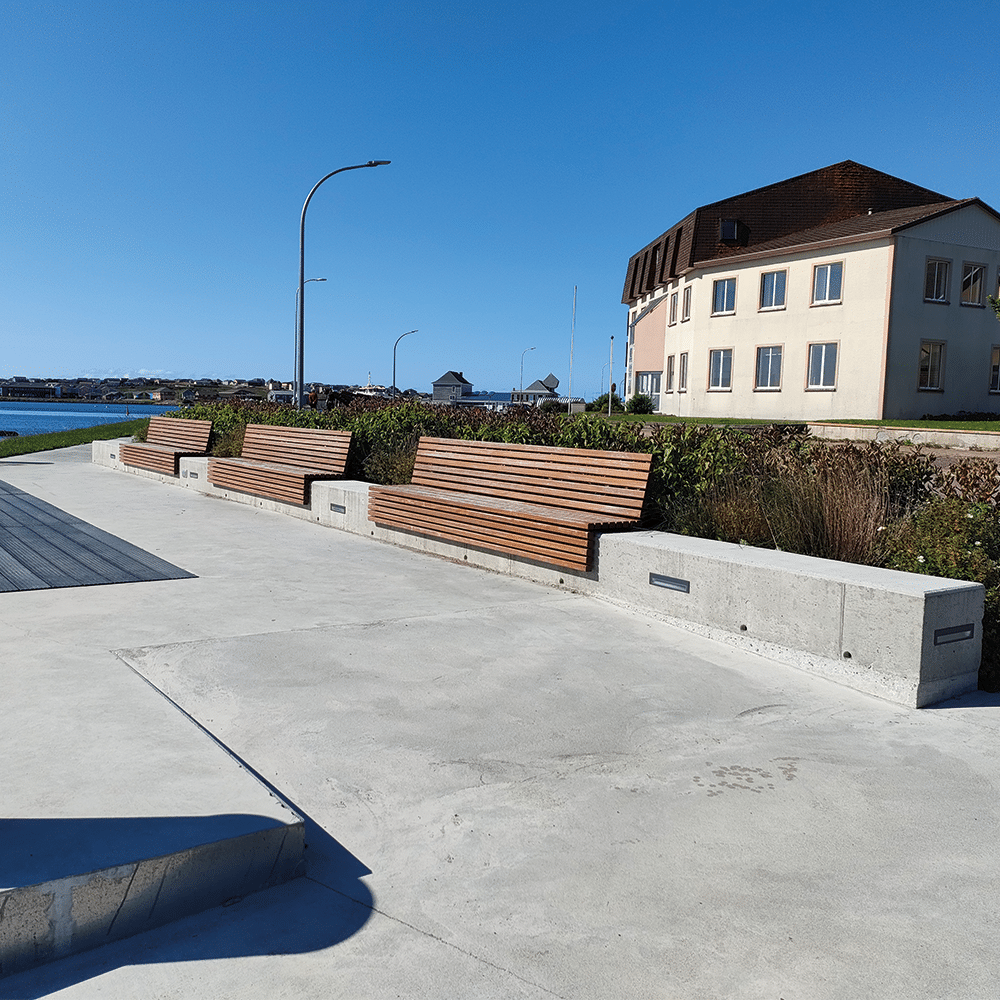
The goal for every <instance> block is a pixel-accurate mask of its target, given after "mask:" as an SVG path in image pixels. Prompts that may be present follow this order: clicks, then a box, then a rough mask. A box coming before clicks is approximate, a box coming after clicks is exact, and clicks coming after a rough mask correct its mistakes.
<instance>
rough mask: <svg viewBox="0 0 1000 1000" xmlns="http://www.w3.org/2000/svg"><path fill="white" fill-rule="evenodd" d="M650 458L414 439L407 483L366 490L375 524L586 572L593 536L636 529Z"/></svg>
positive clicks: (598, 452) (527, 446)
mask: <svg viewBox="0 0 1000 1000" xmlns="http://www.w3.org/2000/svg"><path fill="white" fill-rule="evenodd" d="M649 466H650V456H649V455H635V454H631V453H624V452H601V451H594V450H590V449H577V448H546V447H541V446H536V445H510V444H501V443H497V442H483V441H458V440H451V439H443V438H421V439H420V443H419V445H418V448H417V458H416V462H415V463H414V469H413V481H412V483H411V484H410V485H407V486H373V487H371V489H370V490H369V494H368V497H369V501H368V517H369V520H371V521H374V522H375V523H376V524H381V525H385V526H387V527H394V528H400V529H403V530H406V531H412V532H416V533H418V534H422V535H428V536H430V537H434V538H440V539H443V540H445V541H450V542H456V543H459V544H466V545H472V546H474V547H477V548H481V549H486V550H488V551H493V552H502V553H505V554H508V555H514V556H519V557H521V558H526V559H531V560H534V561H536V562H541V563H546V564H548V565H552V566H558V567H561V568H564V569H573V570H579V571H584V572H585V571H587V570H589V569H590V568H591V566H592V564H593V555H594V538H595V535H596V533H597V532H599V531H616V530H617V531H620V530H625V529H628V528H630V527H633V526H634V525H635V524H636V523H637V522H638V519H639V517H640V515H641V512H642V504H643V499H644V496H645V490H646V484H647V481H648V477H649Z"/></svg>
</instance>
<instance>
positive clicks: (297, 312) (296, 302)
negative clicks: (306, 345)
mask: <svg viewBox="0 0 1000 1000" xmlns="http://www.w3.org/2000/svg"><path fill="white" fill-rule="evenodd" d="M310 281H326V278H306V280H305V281H304V282H303V284H304V285H308V284H309V282H310ZM298 335H299V286H298V285H296V286H295V329H294V330H293V339H295V338H297V337H298ZM292 375H293V378H294V377H296V373H295V372H293V373H292Z"/></svg>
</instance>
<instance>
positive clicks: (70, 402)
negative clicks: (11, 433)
mask: <svg viewBox="0 0 1000 1000" xmlns="http://www.w3.org/2000/svg"><path fill="white" fill-rule="evenodd" d="M4 403H64V404H66V405H67V406H173V407H179V406H180V405H181V404H180V403H179V402H178V401H177V400H167V401H166V402H163V401H161V400H158V399H114V400H111V401H108V400H106V399H64V398H62V397H61V396H45V397H42V398H39V397H38V396H0V406H3V404H4Z"/></svg>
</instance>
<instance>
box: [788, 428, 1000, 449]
mask: <svg viewBox="0 0 1000 1000" xmlns="http://www.w3.org/2000/svg"><path fill="white" fill-rule="evenodd" d="M808 426H809V433H810V434H811V435H812V436H813V437H816V438H825V439H827V440H831V441H880V442H885V441H906V442H908V443H909V444H921V445H923V446H924V447H925V448H972V449H975V450H982V451H996V450H1000V434H998V433H997V432H996V431H960V430H945V429H941V428H937V427H879V426H876V425H871V424H809V425H808Z"/></svg>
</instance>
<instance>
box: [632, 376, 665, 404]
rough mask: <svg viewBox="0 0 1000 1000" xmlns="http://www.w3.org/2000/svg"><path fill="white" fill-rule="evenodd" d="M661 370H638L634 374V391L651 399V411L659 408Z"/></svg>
mask: <svg viewBox="0 0 1000 1000" xmlns="http://www.w3.org/2000/svg"><path fill="white" fill-rule="evenodd" d="M661 374H662V373H661V372H639V373H638V374H637V375H636V392H637V393H639V394H640V395H643V396H649V398H650V399H651V400H652V401H653V411H654V412H655V411H656V410H659V408H660V375H661Z"/></svg>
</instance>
